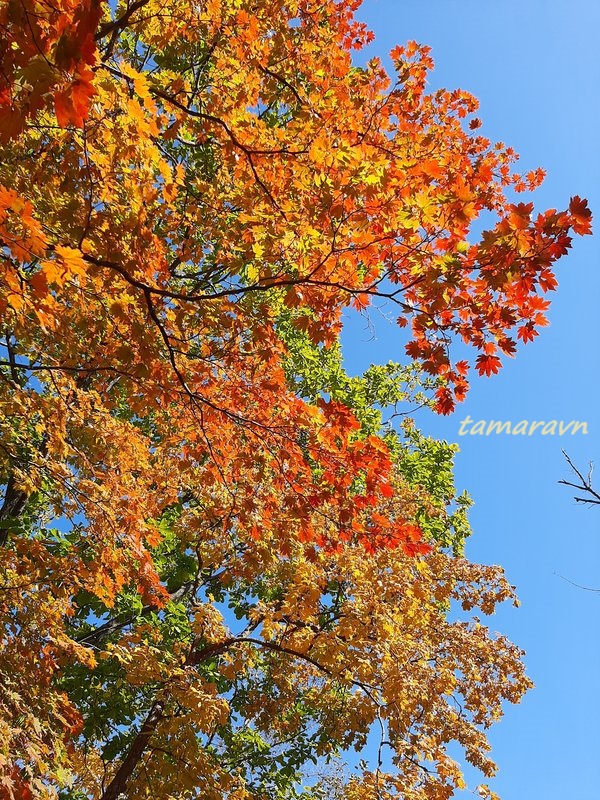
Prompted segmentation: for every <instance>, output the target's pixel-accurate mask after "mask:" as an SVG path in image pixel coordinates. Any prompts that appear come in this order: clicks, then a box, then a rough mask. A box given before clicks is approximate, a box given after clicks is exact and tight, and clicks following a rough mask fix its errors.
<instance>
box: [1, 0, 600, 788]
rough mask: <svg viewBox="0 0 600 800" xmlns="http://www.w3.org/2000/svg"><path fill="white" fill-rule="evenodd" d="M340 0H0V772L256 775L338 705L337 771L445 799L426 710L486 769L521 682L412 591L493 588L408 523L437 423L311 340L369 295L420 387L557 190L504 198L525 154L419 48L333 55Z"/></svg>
mask: <svg viewBox="0 0 600 800" xmlns="http://www.w3.org/2000/svg"><path fill="white" fill-rule="evenodd" d="M357 5H358V4H357V3H343V4H342V3H336V2H330V1H326V2H320V3H314V2H313V0H269V2H260V3H256V4H254V5H252V4H250V3H246V2H239V0H206V2H201V3H191V2H188V0H167V2H164V0H161V2H158V0H137V1H136V2H132V3H130V4H129V5H127V6H125V5H123V4H117V6H116V8H115V7H108V5H107V4H101V3H98V2H95V1H94V0H91V1H90V2H86V3H74V2H72V0H60V2H57V3H53V4H50V3H47V2H45V0H22V1H21V2H18V3H17V2H15V3H13V2H10V3H4V4H2V6H1V7H0V26H1V27H2V36H3V38H2V45H1V48H0V54H1V57H2V66H3V68H2V71H1V73H0V75H1V77H0V149H1V151H2V152H1V156H2V158H1V159H0V161H1V166H0V237H1V239H2V251H1V252H2V264H1V268H0V284H1V287H2V293H1V295H0V323H1V326H2V331H1V333H2V337H3V345H2V352H3V353H4V356H3V358H2V362H1V364H0V377H1V381H0V393H1V394H0V402H1V403H2V414H1V416H0V472H1V478H0V480H1V481H2V483H3V485H4V487H5V491H4V499H3V505H2V508H1V510H0V524H1V535H0V541H1V545H2V595H1V597H2V600H1V605H0V613H1V614H2V625H3V628H2V630H3V638H2V644H1V648H2V649H1V651H0V673H1V674H2V678H3V683H2V686H3V689H2V695H0V698H1V699H0V707H1V708H2V722H1V723H0V743H1V745H0V765H1V766H2V769H3V771H4V774H3V783H2V787H3V788H2V791H3V792H5V793H6V794H7V796H8V797H36V798H44V797H53V796H55V795H56V792H57V791H58V792H61V793H62V796H63V797H65V798H67V797H68V798H71V799H72V800H74V799H75V798H77V797H90V796H93V797H102V798H104V800H109V798H115V797H117V795H118V794H119V792H121V793H124V794H125V795H126V796H132V797H133V796H136V797H137V796H145V795H146V794H148V795H152V796H160V797H165V798H166V797H174V798H175V797H184V796H193V795H194V794H198V793H200V794H201V795H202V796H203V797H210V796H214V797H218V798H222V797H227V798H230V800H233V799H234V798H236V799H237V800H241V798H244V797H247V798H259V797H267V796H268V797H274V796H275V797H276V796H281V797H290V798H291V797H294V796H300V795H299V793H300V790H299V789H297V786H298V782H299V780H300V778H301V776H302V774H303V773H302V771H303V769H304V766H305V764H306V762H307V760H309V759H310V758H311V757H313V756H315V755H323V756H324V757H328V756H330V755H332V754H333V753H335V752H336V751H337V750H340V749H343V748H345V747H348V746H351V745H353V744H355V745H358V746H360V744H361V743H362V742H364V741H365V737H366V736H367V734H368V732H369V730H370V727H371V725H372V724H373V723H374V722H377V724H380V725H381V729H382V730H383V731H385V737H386V738H385V739H384V740H383V741H385V742H389V746H390V747H391V749H392V751H393V753H394V760H395V772H394V771H393V772H392V774H391V775H390V776H389V777H386V776H385V775H384V774H383V762H382V764H381V765H378V766H377V769H376V770H375V772H374V773H373V774H371V775H365V777H364V778H359V779H357V781H358V783H357V782H356V781H354V783H352V785H350V786H349V787H348V789H347V791H348V797H351V796H353V794H352V793H354V794H356V793H357V792H359V793H360V792H362V793H363V794H362V795H361V796H368V793H369V792H371V794H373V796H378V795H379V796H384V795H383V794H382V793H383V792H387V794H388V796H394V792H396V793H398V792H399V791H401V792H402V794H403V796H404V797H414V798H415V799H416V798H419V797H429V798H435V797H440V798H441V797H447V796H449V794H450V791H451V787H452V786H453V785H455V786H456V785H460V781H461V780H462V779H461V778H460V775H459V772H458V770H457V767H456V765H454V764H453V762H452V761H451V760H450V759H449V758H448V757H447V755H446V752H445V744H446V742H447V741H449V740H451V739H456V740H458V741H460V742H461V743H462V744H463V745H464V746H465V748H466V751H467V756H468V757H469V758H470V759H471V760H472V761H473V762H474V763H476V764H477V765H479V766H481V767H482V769H483V770H484V772H490V770H491V769H492V767H491V764H490V762H489V761H488V760H487V757H486V755H485V752H486V747H487V745H486V742H485V739H484V737H483V735H482V733H481V730H480V727H481V726H486V725H487V724H489V722H491V721H492V719H494V718H496V717H497V716H498V714H499V713H500V701H501V699H502V698H508V699H511V700H517V699H518V698H519V697H520V695H521V693H522V692H523V690H524V689H525V688H526V687H527V685H528V682H527V679H526V678H525V677H524V675H523V671H522V666H521V664H520V661H519V652H518V651H517V650H516V649H515V648H514V647H513V646H512V645H510V644H509V643H508V642H506V640H504V639H502V638H500V639H494V638H493V637H490V636H489V634H488V633H487V632H486V630H485V629H484V628H483V627H481V625H480V624H479V623H478V622H476V621H472V622H471V623H469V622H451V621H450V619H449V617H448V614H447V611H448V607H449V603H450V601H451V599H452V598H454V599H457V600H460V601H461V602H462V603H463V605H464V606H465V609H466V610H469V609H470V608H472V607H474V606H475V605H477V604H480V605H481V606H482V608H483V610H484V611H490V610H492V608H493V605H494V603H495V602H496V601H497V600H500V599H503V598H506V597H509V596H511V590H510V587H508V585H507V584H506V582H505V581H504V579H503V578H502V576H501V573H500V572H499V571H498V570H494V569H487V568H482V567H477V566H474V565H469V564H468V563H467V562H465V561H464V560H463V559H462V558H461V557H460V556H454V555H451V554H449V553H447V552H445V551H444V548H448V547H454V548H455V549H459V548H460V542H461V541H462V539H463V538H464V535H465V532H466V522H465V508H466V504H467V503H466V500H465V499H464V498H463V499H461V500H458V499H456V498H455V496H454V488H453V486H452V485H451V480H450V477H449V476H451V467H450V463H451V451H449V450H448V448H447V446H445V445H443V444H441V443H431V442H428V441H427V440H425V439H423V437H421V436H420V435H419V434H418V433H416V432H415V431H414V430H412V429H410V428H407V429H406V439H402V438H401V437H399V436H397V435H395V434H394V433H393V432H391V431H388V430H387V429H382V428H381V416H380V413H379V411H378V408H379V407H380V406H386V405H393V404H394V403H400V402H403V400H404V399H405V397H406V393H407V389H406V386H405V384H408V389H409V391H412V387H414V384H415V382H416V381H418V380H421V379H420V378H419V377H418V372H416V368H402V367H398V366H397V365H389V366H388V367H379V368H377V367H373V368H372V370H371V371H370V372H369V373H368V374H367V375H365V376H364V378H363V379H362V380H360V379H352V378H349V377H348V376H347V375H345V373H344V371H343V369H342V366H341V360H340V354H339V346H338V343H337V338H338V335H339V331H340V328H341V316H342V313H343V311H344V309H345V308H347V307H348V306H349V305H351V304H353V305H354V306H355V307H356V308H357V309H359V310H362V309H364V308H366V307H367V306H368V304H369V302H371V301H372V299H373V298H380V299H382V300H386V301H387V302H388V303H389V304H390V306H391V307H393V308H395V309H396V310H397V313H398V315H399V316H398V321H399V324H400V325H402V326H404V325H407V324H410V330H411V340H410V342H409V344H408V346H407V348H406V349H407V353H408V355H409V356H411V357H412V358H414V359H416V360H417V361H418V362H420V364H421V366H422V368H423V369H424V370H425V372H426V374H427V375H429V376H431V377H430V378H425V379H424V381H422V382H423V383H424V384H425V386H426V387H427V386H431V387H433V389H434V391H435V403H436V407H437V410H438V411H441V412H443V413H448V412H449V411H450V410H451V409H452V407H453V405H454V402H455V400H460V399H462V397H464V394H465V392H466V390H467V386H468V383H467V374H468V370H469V364H468V362H467V361H466V360H461V361H458V362H456V363H454V362H453V361H452V359H451V352H450V348H449V345H450V342H451V340H452V339H453V338H455V337H458V338H461V339H462V340H463V341H464V342H465V343H466V344H468V345H470V346H471V347H472V348H474V350H475V352H476V353H477V355H476V359H475V366H476V369H477V371H478V372H479V373H481V374H490V373H494V372H496V371H497V370H498V368H499V366H500V359H499V353H501V352H504V353H506V354H508V355H511V354H512V353H513V351H514V349H515V341H514V340H515V338H517V337H518V338H520V339H522V340H523V341H524V342H526V341H528V340H529V339H531V338H533V337H534V336H535V335H536V334H537V328H538V327H539V326H540V325H543V324H544V323H545V317H544V311H545V310H546V308H547V306H548V301H547V300H546V299H545V298H544V297H542V295H543V294H544V293H546V292H547V291H549V290H552V289H553V288H554V286H555V280H554V275H553V271H552V266H553V263H554V262H555V261H556V259H557V258H559V257H560V256H561V255H563V254H564V253H565V252H566V250H567V249H568V247H569V246H570V242H571V239H570V235H569V234H570V232H571V230H573V231H575V232H576V233H581V234H583V233H587V232H589V229H590V212H589V211H588V209H587V207H586V204H585V201H581V200H580V199H579V198H577V197H576V198H573V199H572V200H571V203H570V205H569V209H568V210H567V211H565V212H556V211H553V210H552V211H548V212H546V213H544V214H541V215H539V216H537V217H536V218H533V217H532V209H533V207H532V206H531V204H522V203H521V204H513V203H512V202H510V200H509V198H508V196H507V192H508V191H509V190H510V189H513V188H514V189H516V190H523V189H527V188H534V187H535V186H536V185H537V184H538V183H539V181H540V180H541V177H542V173H541V172H540V171H537V172H534V173H530V174H529V175H527V176H525V177H520V176H518V175H514V174H512V172H511V164H512V162H513V161H514V159H515V156H514V153H513V152H512V151H511V150H510V149H509V148H505V147H504V146H501V145H497V146H492V145H491V144H490V143H489V142H488V141H487V140H486V139H485V138H483V137H482V136H479V135H478V134H477V133H475V130H476V129H477V127H478V121H477V120H476V119H471V122H470V123H469V125H468V127H466V126H465V120H466V119H467V117H468V116H469V115H470V114H472V113H473V112H474V111H475V109H476V101H475V100H474V99H473V98H472V97H471V96H469V95H467V94H466V93H464V92H460V91H453V92H448V91H440V92H437V93H435V94H434V95H427V94H426V93H425V78H426V74H427V71H428V69H430V68H431V63H432V62H431V59H430V56H429V51H428V49H427V48H424V47H419V46H417V45H416V44H414V43H411V44H409V45H408V46H407V47H406V48H397V49H396V50H395V51H394V53H393V54H392V55H393V59H394V63H395V68H396V79H395V81H394V82H391V81H390V80H389V78H388V77H387V75H386V74H385V72H384V70H383V68H382V66H381V64H380V63H379V62H378V61H377V60H372V61H370V62H369V64H368V65H367V66H366V67H363V68H359V67H356V66H354V65H353V63H352V60H351V50H352V49H353V48H359V47H360V46H361V45H362V44H364V43H365V42H367V41H368V40H369V37H370V34H369V33H368V31H367V30H366V29H365V28H364V26H362V25H360V24H359V23H357V22H356V21H355V20H354V17H353V12H354V11H355V7H356V6H357ZM484 211H491V212H493V213H495V214H496V216H497V218H498V223H497V225H496V226H495V227H494V228H493V229H492V230H490V231H487V232H485V233H484V234H483V236H482V238H481V240H480V241H478V242H477V243H469V241H468V239H467V237H468V235H469V230H470V227H471V225H472V223H473V222H474V221H475V220H476V219H477V218H478V217H479V216H480V214H481V213H482V212H484ZM455 502H456V503H457V504H456V505H455V506H452V504H453V503H455ZM448 505H450V507H452V508H454V511H452V513H450V511H449V509H448ZM426 553H430V554H429V555H428V556H427V558H426V559H423V558H421V556H422V555H424V554H426ZM373 586H376V587H377V596H375V597H374V596H373ZM234 618H235V619H237V620H239V624H238V623H234ZM457 675H459V676H460V677H457ZM461 698H462V699H461ZM383 746H384V745H383V744H382V747H383ZM386 746H387V745H386ZM359 787H360V788H359ZM211 793H212V795H211ZM317 793H318V789H308V790H306V792H305V796H306V797H310V796H313V797H316V796H318V794H317ZM411 793H412V794H411Z"/></svg>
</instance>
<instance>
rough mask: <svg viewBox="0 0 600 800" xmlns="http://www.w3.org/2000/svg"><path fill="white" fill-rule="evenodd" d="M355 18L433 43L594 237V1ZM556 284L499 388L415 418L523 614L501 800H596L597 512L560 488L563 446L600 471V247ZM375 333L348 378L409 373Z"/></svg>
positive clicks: (381, 45)
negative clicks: (524, 683)
mask: <svg viewBox="0 0 600 800" xmlns="http://www.w3.org/2000/svg"><path fill="white" fill-rule="evenodd" d="M358 17H359V18H360V19H362V20H364V21H366V22H368V23H369V26H370V27H371V28H372V29H373V30H374V32H375V35H376V39H375V42H374V43H373V44H372V45H371V46H370V47H369V49H368V51H367V52H366V55H367V56H369V57H370V56H372V55H379V56H381V57H386V56H387V53H388V52H389V50H390V49H391V48H392V47H393V46H394V45H395V44H398V43H403V42H406V41H407V40H409V39H415V40H417V41H418V42H420V43H423V44H428V45H430V46H431V47H432V48H433V57H434V59H435V62H436V69H435V72H434V73H433V74H432V76H431V79H430V84H431V88H432V89H435V88H437V87H440V86H445V87H448V88H456V87H460V88H462V89H465V90H468V91H470V92H472V93H473V94H474V95H476V96H477V97H478V98H479V100H480V103H481V108H480V111H479V112H478V116H479V117H480V118H481V119H482V120H483V122H484V126H483V128H482V131H481V132H482V133H483V134H484V135H486V136H488V137H489V138H490V139H492V140H500V141H503V142H505V143H506V144H509V145H511V146H513V147H514V148H515V149H516V150H517V152H519V153H520V154H521V166H522V167H523V168H524V170H523V171H526V170H529V169H532V168H535V167H537V166H543V167H544V168H545V169H546V170H547V172H548V177H547V179H546V182H545V183H544V186H543V187H542V188H541V189H540V190H538V191H537V192H536V193H535V195H534V197H533V198H532V199H535V202H536V207H537V208H538V209H539V210H545V209H546V208H565V207H566V205H567V204H568V201H569V197H570V196H571V195H574V194H579V195H581V196H582V197H587V198H588V200H589V203H590V206H591V208H592V211H593V212H594V213H595V218H596V219H595V229H596V231H599V232H600V147H599V146H598V129H599V127H600V105H599V103H598V89H599V88H600V80H599V79H600V56H599V54H598V53H599V50H598V41H597V40H598V31H599V30H600V3H599V2H598V0H571V1H570V2H568V3H567V2H558V0H488V2H482V1H481V0H428V2H422V0H366V1H365V2H364V4H363V7H362V9H361V10H360V11H359V12H358ZM363 57H365V55H363V56H361V59H362V58H363ZM386 63H388V64H389V61H387V60H386ZM523 199H524V200H525V201H527V200H528V197H525V196H524V197H523ZM558 278H559V284H560V285H559V288H558V290H557V292H556V293H554V296H553V304H552V307H551V309H550V313H549V317H550V322H551V326H550V327H549V328H546V329H545V330H543V331H542V334H541V336H540V337H539V338H538V339H536V340H535V341H534V342H533V343H531V344H529V345H527V346H526V347H525V348H520V350H519V352H518V354H517V357H516V359H514V360H508V363H507V364H506V366H505V368H504V369H503V370H502V371H501V373H500V374H499V375H497V376H495V377H493V378H485V379H484V378H481V379H476V378H473V386H472V389H471V392H470V395H469V397H468V399H467V401H466V402H465V403H463V404H462V405H460V406H459V407H458V410H457V411H456V412H455V414H454V415H453V416H451V417H449V418H436V417H435V416H434V415H432V414H431V413H430V412H428V411H421V412H418V413H417V414H416V415H415V420H416V422H417V424H418V425H419V427H421V429H422V430H424V431H425V432H427V433H429V434H431V435H433V436H436V437H438V438H444V439H447V440H449V441H455V442H458V443H459V444H460V447H461V452H460V454H459V455H458V457H457V466H456V476H457V484H458V486H459V488H461V489H462V488H466V489H467V490H468V491H469V492H470V494H471V495H472V496H473V498H474V500H475V503H476V505H475V507H474V509H473V510H472V513H471V522H472V525H473V528H474V535H473V537H472V538H471V540H470V541H469V543H468V547H467V555H468V557H469V558H471V559H472V560H476V561H480V562H484V563H499V564H502V565H503V566H504V567H505V569H506V572H507V574H508V578H509V580H510V581H511V582H512V583H515V584H517V587H518V590H519V596H520V598H521V601H522V606H521V608H519V609H512V608H511V609H506V610H501V611H500V612H498V613H497V614H496V616H495V617H493V618H492V619H490V620H489V623H490V626H491V627H492V628H493V629H494V630H499V631H502V632H503V633H506V634H508V635H509V636H510V637H511V638H512V640H513V641H515V642H516V643H518V644H519V645H520V646H521V647H523V648H524V649H525V650H526V651H527V655H526V663H527V666H528V671H529V674H530V676H531V677H532V678H533V680H534V681H535V684H536V688H535V689H534V690H533V691H531V692H530V693H529V695H528V696H527V697H526V698H525V700H524V701H523V703H522V704H521V705H520V706H516V707H514V706H511V707H509V708H507V713H506V716H505V718H504V719H503V720H502V722H501V723H500V724H499V725H497V726H496V727H495V728H494V729H493V730H492V731H491V734H490V738H491V741H492V744H493V747H494V755H495V757H496V760H497V761H498V763H499V765H500V772H499V775H498V777H497V778H496V779H494V780H492V781H489V784H490V787H491V788H492V789H493V790H494V791H496V792H498V793H499V794H500V795H501V797H502V798H503V800H538V798H539V799H540V800H541V798H543V799H544V800H565V799H567V800H597V799H598V798H600V788H599V784H600V782H599V780H598V758H599V752H600V691H599V689H598V684H599V679H600V636H599V628H600V592H590V591H585V590H584V589H581V588H577V587H576V586H574V585H573V584H572V583H570V582H569V581H572V582H574V583H577V584H580V585H582V586H586V587H598V588H599V589H600V508H588V507H582V506H577V505H576V504H575V503H574V501H573V500H572V492H571V491H570V490H569V489H568V488H566V487H563V486H559V485H558V484H557V481H558V480H559V479H560V478H561V477H566V476H567V475H568V468H567V466H566V464H565V462H564V460H563V457H562V455H561V448H564V449H565V450H566V451H567V452H568V453H569V455H570V456H571V457H572V458H573V460H574V461H575V462H576V463H578V464H580V465H582V466H585V465H586V464H587V462H588V461H589V460H593V459H596V461H597V463H598V471H597V473H598V474H597V482H596V483H597V487H600V411H599V408H600V404H599V402H598V401H599V396H600V356H599V353H600V324H599V321H600V316H599V313H598V309H599V308H600V247H599V237H598V235H596V236H594V237H586V238H585V239H580V238H577V239H576V240H575V242H574V248H573V249H572V251H571V252H570V254H569V255H568V256H567V257H566V258H564V259H562V260H561V262H560V263H559V266H558ZM371 322H372V323H373V324H374V327H375V333H374V334H373V331H372V330H368V329H367V326H366V325H365V322H364V321H361V320H357V319H356V318H354V319H351V320H350V321H349V323H348V325H347V330H346V332H345V335H344V352H345V358H346V363H347V366H348V368H349V370H350V372H352V373H357V372H359V371H361V370H362V369H363V368H365V367H366V366H368V365H369V364H370V363H371V362H375V363H383V362H385V361H387V360H389V359H393V360H399V361H402V360H404V355H403V350H402V346H401V344H400V341H401V340H400V336H399V332H398V331H397V329H395V328H394V326H393V325H390V324H387V323H386V322H385V321H384V320H383V319H382V318H381V317H379V316H376V315H375V314H373V315H371ZM467 414H468V415H469V416H470V417H471V418H472V419H474V420H479V419H485V420H490V419H493V420H511V421H513V422H518V421H519V420H522V419H527V420H530V421H534V420H536V421H539V420H545V421H549V420H563V421H564V422H569V421H571V420H581V421H585V422H587V427H588V434H587V435H583V434H582V433H578V434H576V435H570V434H568V435H565V436H562V437H560V436H558V435H556V436H550V435H547V436H542V435H540V433H539V432H536V433H534V434H533V435H532V436H507V435H491V436H487V437H486V436H478V435H475V436H469V435H466V436H459V435H458V431H459V427H460V422H461V421H462V420H463V419H465V418H466V416H467ZM469 777H470V778H471V779H474V780H473V783H475V782H477V780H478V778H477V776H476V774H475V773H471V774H470V775H469ZM463 796H464V797H468V796H470V795H467V793H461V798H462V797H463Z"/></svg>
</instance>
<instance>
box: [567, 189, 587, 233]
mask: <svg viewBox="0 0 600 800" xmlns="http://www.w3.org/2000/svg"><path fill="white" fill-rule="evenodd" d="M569 213H570V215H571V218H572V220H573V230H574V231H575V233H579V234H581V235H586V234H591V232H592V212H591V211H590V209H589V208H588V204H587V200H582V199H581V197H579V196H578V195H575V197H572V198H571V200H570V202H569Z"/></svg>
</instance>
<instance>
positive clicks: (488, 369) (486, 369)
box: [475, 354, 502, 375]
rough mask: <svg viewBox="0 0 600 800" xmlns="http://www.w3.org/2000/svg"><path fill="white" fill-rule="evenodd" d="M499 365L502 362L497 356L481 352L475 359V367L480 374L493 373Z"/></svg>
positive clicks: (498, 368) (497, 369)
mask: <svg viewBox="0 0 600 800" xmlns="http://www.w3.org/2000/svg"><path fill="white" fill-rule="evenodd" d="M501 366H502V363H501V361H500V359H499V358H498V356H491V355H483V354H482V355H480V356H477V360H476V361H475V369H476V370H477V372H479V374H480V375H494V374H496V373H497V372H498V371H499V370H500V367H501Z"/></svg>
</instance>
